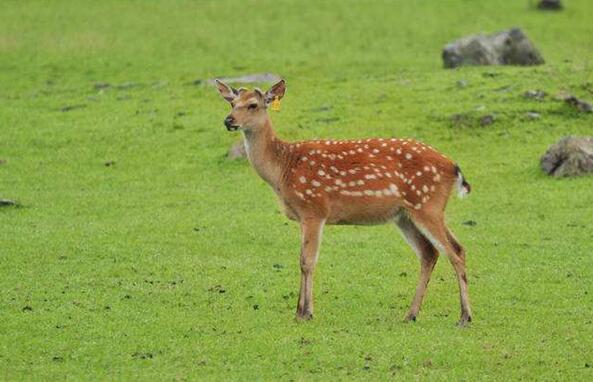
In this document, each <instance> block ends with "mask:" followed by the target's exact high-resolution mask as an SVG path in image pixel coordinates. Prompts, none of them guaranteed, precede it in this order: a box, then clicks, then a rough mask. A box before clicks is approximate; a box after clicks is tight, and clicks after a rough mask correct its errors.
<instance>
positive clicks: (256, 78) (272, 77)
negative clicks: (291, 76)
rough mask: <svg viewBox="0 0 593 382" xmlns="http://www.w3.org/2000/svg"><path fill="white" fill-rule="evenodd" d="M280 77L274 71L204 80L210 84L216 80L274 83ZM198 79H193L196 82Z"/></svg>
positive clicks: (243, 82)
mask: <svg viewBox="0 0 593 382" xmlns="http://www.w3.org/2000/svg"><path fill="white" fill-rule="evenodd" d="M281 79H282V77H280V76H279V75H277V74H274V73H256V74H247V75H244V76H239V77H217V78H211V79H209V80H207V81H206V82H207V83H209V84H210V85H216V80H219V81H222V82H226V83H233V84H253V83H260V82H266V83H276V82H278V81H280V80H281ZM197 81H198V80H196V81H194V83H195V82H197Z"/></svg>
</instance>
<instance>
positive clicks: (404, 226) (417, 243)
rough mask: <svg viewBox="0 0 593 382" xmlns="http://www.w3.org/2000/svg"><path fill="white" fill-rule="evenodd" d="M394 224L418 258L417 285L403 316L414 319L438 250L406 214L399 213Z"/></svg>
mask: <svg viewBox="0 0 593 382" xmlns="http://www.w3.org/2000/svg"><path fill="white" fill-rule="evenodd" d="M395 224H396V225H397V226H398V227H399V229H400V230H401V232H402V234H403V236H404V239H405V240H406V241H407V242H408V244H409V245H410V246H411V247H412V249H414V252H416V255H417V256H418V259H419V260H420V276H419V278H418V285H417V286H416V294H415V295H414V300H412V305H411V306H410V309H409V310H408V313H407V314H406V317H405V320H406V321H416V316H417V315H418V312H419V311H420V307H421V306H422V300H423V298H424V294H425V293H426V287H427V286H428V282H429V281H430V276H431V274H432V271H433V269H434V266H435V265H436V263H437V260H438V258H439V252H438V251H437V250H436V248H435V247H434V245H432V243H431V242H430V240H428V239H427V238H426V236H424V234H422V232H421V231H420V230H419V229H418V227H416V225H414V223H413V222H412V220H410V218H409V217H408V216H406V215H404V214H401V215H399V216H398V217H397V218H396V221H395Z"/></svg>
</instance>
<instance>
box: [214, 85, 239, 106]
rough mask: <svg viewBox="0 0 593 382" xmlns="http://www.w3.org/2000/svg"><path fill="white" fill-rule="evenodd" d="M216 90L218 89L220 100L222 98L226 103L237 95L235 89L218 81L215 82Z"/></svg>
mask: <svg viewBox="0 0 593 382" xmlns="http://www.w3.org/2000/svg"><path fill="white" fill-rule="evenodd" d="M216 88H217V89H218V92H219V93H220V95H221V96H222V98H224V99H225V100H226V101H227V102H232V101H233V100H234V99H235V97H237V95H238V92H237V90H236V89H234V88H232V87H230V86H229V85H227V84H225V83H224V82H222V81H219V80H216Z"/></svg>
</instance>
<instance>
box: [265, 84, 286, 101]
mask: <svg viewBox="0 0 593 382" xmlns="http://www.w3.org/2000/svg"><path fill="white" fill-rule="evenodd" d="M284 93H286V82H285V81H284V80H280V81H278V82H276V83H275V84H274V85H272V87H271V88H270V90H268V91H267V92H266V95H265V100H266V104H269V103H270V102H272V101H273V100H274V99H275V98H278V99H282V97H284Z"/></svg>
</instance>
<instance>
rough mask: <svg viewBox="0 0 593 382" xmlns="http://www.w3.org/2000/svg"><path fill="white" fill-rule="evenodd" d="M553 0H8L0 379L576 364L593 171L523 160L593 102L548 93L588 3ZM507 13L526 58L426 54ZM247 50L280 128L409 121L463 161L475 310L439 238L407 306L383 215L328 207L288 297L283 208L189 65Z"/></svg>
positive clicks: (576, 82) (399, 248)
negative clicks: (525, 61) (303, 289)
mask: <svg viewBox="0 0 593 382" xmlns="http://www.w3.org/2000/svg"><path fill="white" fill-rule="evenodd" d="M532 3H533V2H532ZM565 3H566V4H565V5H566V9H565V10H564V11H562V12H559V13H555V12H539V11H536V10H534V9H532V8H530V7H529V6H528V1H513V2H511V1H508V2H504V4H503V3H502V2H499V1H463V0H450V1H430V2H429V1H423V2H409V1H399V2H396V3H395V2H394V3H392V2H381V1H372V2H359V1H324V2H318V1H307V2H305V1H301V2H288V1H281V0H276V1H256V0H250V1H200V2H191V1H170V2H157V1H128V2H120V1H101V2H93V1H88V2H83V1H70V2H66V1H61V2H60V1H54V2H33V1H27V2H25V1H22V2H17V1H5V2H4V3H3V4H2V11H1V12H0V103H1V106H0V159H3V160H5V161H6V163H4V164H0V198H12V199H17V200H18V201H19V202H20V203H21V206H20V207H2V208H0V290H1V291H2V293H1V294H0V320H1V324H0V379H2V380H61V379H71V380H105V379H118V380H121V379H130V380H196V379H200V380H202V379H203V380H288V379H292V380H328V379H360V380H382V379H391V378H397V379H402V380H409V379H425V378H427V379H432V380H508V379H513V380H517V379H527V380H591V379H592V378H593V322H592V320H593V318H592V315H591V312H592V310H593V292H592V291H591V280H592V279H593V257H592V256H591V255H592V253H593V234H592V232H593V231H592V229H593V225H592V224H593V223H592V220H591V217H592V216H593V213H592V212H591V205H592V204H593V192H591V190H593V177H583V178H575V179H560V180H558V179H552V178H549V177H547V176H545V175H544V174H543V173H542V172H541V171H540V169H539V157H540V155H541V154H542V153H543V152H544V151H545V149H546V148H547V147H548V145H549V144H551V143H553V142H555V141H556V140H557V139H559V138H560V137H562V136H564V135H585V134H589V135H591V131H592V130H591V127H592V125H593V118H592V116H591V115H584V114H579V113H576V112H573V111H571V110H570V109H569V108H568V106H565V105H564V104H562V103H561V102H558V101H555V100H554V95H556V94H559V93H561V92H569V93H571V94H575V95H577V96H579V97H583V98H585V99H588V100H589V101H591V99H592V98H593V93H592V92H593V85H592V83H593V51H592V50H591V47H592V46H593V24H592V23H591V14H593V4H592V3H591V2H590V1H588V0H572V1H565ZM511 26H520V27H522V28H523V29H524V30H525V32H526V33H527V35H528V36H529V37H530V38H531V39H532V40H533V41H534V43H535V44H536V46H537V47H538V48H539V49H540V51H541V52H542V54H543V56H544V58H545V59H546V61H547V63H546V65H544V66H540V67H530V68H517V67H505V68H502V67H484V68H463V69H460V70H445V69H442V63H441V60H440V49H441V48H442V46H443V45H444V44H445V43H447V42H448V41H451V40H453V39H455V38H458V37H461V36H463V35H466V34H470V33H476V32H480V31H484V32H494V31H498V30H502V29H506V28H509V27H511ZM263 71H269V72H275V73H280V74H282V75H283V76H284V77H285V78H286V80H287V83H288V92H287V96H286V97H285V100H284V101H283V105H282V111H281V112H280V113H276V114H274V115H273V117H272V118H273V120H274V123H275V127H276V130H277V132H278V134H279V135H280V136H282V137H284V138H286V139H309V138H315V137H322V138H326V137H337V138H343V137H364V136H400V137H415V138H418V139H421V140H423V141H426V142H428V143H430V144H431V145H433V146H435V147H437V148H439V149H440V150H441V151H443V152H444V153H446V154H447V155H449V156H450V157H452V158H454V159H455V160H456V161H458V162H459V163H460V164H461V166H462V168H463V170H464V173H465V174H466V177H467V178H468V180H469V181H470V183H471V184H472V186H473V189H474V190H473V193H472V195H471V197H470V198H469V199H467V200H464V201H458V200H452V201H451V203H450V206H449V209H448V210H449V211H448V217H449V224H450V225H451V227H452V228H453V230H454V231H455V232H456V234H457V236H458V237H459V239H460V241H461V242H462V243H463V244H464V245H465V246H466V248H467V251H468V272H469V281H470V293H471V297H472V303H473V309H474V321H475V322H474V323H473V324H472V326H471V328H469V329H463V330H461V329H458V328H456V327H455V326H454V324H455V322H456V320H457V318H458V314H459V307H458V297H457V296H458V295H457V285H456V282H455V278H454V273H453V271H452V269H451V266H450V265H449V264H448V262H447V261H446V259H441V261H440V262H439V263H438V264H437V268H436V270H435V274H434V276H433V279H432V281H431V284H430V286H429V289H428V294H427V297H426V300H425V304H424V307H423V310H422V312H421V314H420V316H419V321H418V322H416V323H414V324H404V323H403V322H402V318H403V316H404V314H405V311H406V309H407V307H408V304H409V303H410V301H411V298H412V295H413V291H414V288H415V283H416V274H417V272H418V268H419V266H418V264H417V260H416V258H415V256H414V255H413V252H412V251H411V249H410V248H409V247H407V246H406V245H405V243H404V242H403V240H402V239H401V237H400V235H399V234H398V233H397V232H396V231H395V229H394V227H392V226H379V227H333V226H332V227H327V228H326V231H325V236H324V242H323V245H322V251H321V256H320V262H319V265H318V267H317V271H316V280H315V295H316V304H315V307H316V314H315V319H314V320H313V321H311V322H307V323H296V322H295V321H294V320H293V318H294V309H295V306H296V293H297V292H298V283H299V279H300V275H299V272H300V271H299V262H298V247H299V233H298V232H299V230H298V226H297V225H296V224H294V223H292V222H288V221H287V219H286V218H284V217H283V216H282V214H281V213H280V211H279V208H278V204H277V202H276V200H275V196H274V195H273V192H272V191H271V190H270V189H269V188H268V187H267V186H266V185H265V184H264V183H263V181H262V180H260V179H258V178H257V176H256V174H255V172H254V171H253V170H252V169H251V168H250V167H249V165H248V164H247V163H246V162H242V161H227V160H226V159H225V153H226V150H227V148H228V146H229V145H230V144H231V143H232V142H233V141H235V140H236V139H238V136H237V135H236V134H229V133H227V132H226V131H225V129H224V127H223V125H222V120H223V118H224V116H225V115H226V113H227V112H228V106H227V105H226V104H225V102H224V101H223V100H222V99H221V98H220V97H219V95H218V94H217V93H216V91H215V90H214V89H213V88H212V87H211V86H208V85H192V84H191V83H192V81H194V80H196V79H207V78H211V77H214V76H219V75H238V74H244V73H257V72H263ZM460 80H463V81H466V82H467V86H466V87H464V88H462V87H458V86H457V85H456V83H457V81H460ZM97 82H108V83H110V84H112V85H121V84H126V83H128V84H132V85H134V86H127V87H126V86H123V87H122V88H116V87H115V86H112V87H110V88H107V89H95V83H97ZM529 89H542V90H545V91H546V92H548V93H549V96H548V97H547V98H546V99H545V100H544V101H543V102H537V101H531V100H526V99H524V98H523V97H522V96H521V95H522V93H523V92H524V91H526V90H529ZM67 106H78V107H77V108H73V109H72V110H70V111H66V112H62V111H60V110H61V109H62V108H64V107H67ZM320 110H321V111H320ZM530 110H533V111H537V112H540V113H541V116H542V117H541V119H539V120H536V121H526V120H524V114H525V113H526V112H527V111H530ZM456 113H468V114H469V115H470V117H471V118H476V119H477V118H478V117H479V116H481V115H484V114H489V113H491V114H494V115H495V116H496V121H495V123H494V124H493V125H492V126H489V127H485V128H481V127H479V126H478V124H477V123H475V124H473V125H471V126H467V127H455V126H451V122H450V116H451V115H453V114H456ZM108 161H114V162H115V164H114V165H112V166H105V165H104V163H105V162H108ZM467 220H474V221H476V222H477V225H475V226H468V225H464V224H462V223H463V222H465V221H467ZM222 290H224V293H222ZM256 308H257V309H256Z"/></svg>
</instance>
